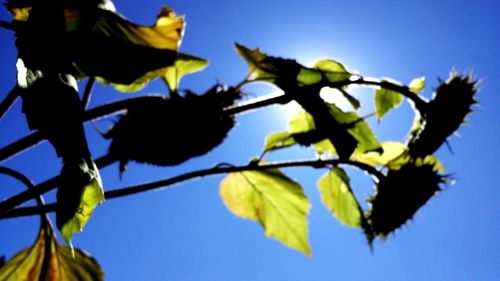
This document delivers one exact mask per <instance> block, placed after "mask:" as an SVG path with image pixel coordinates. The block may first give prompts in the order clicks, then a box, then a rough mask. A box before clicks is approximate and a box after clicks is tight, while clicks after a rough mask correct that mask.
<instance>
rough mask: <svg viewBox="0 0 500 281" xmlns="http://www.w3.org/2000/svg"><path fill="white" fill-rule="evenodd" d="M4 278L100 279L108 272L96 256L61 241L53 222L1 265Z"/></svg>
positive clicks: (9, 280) (0, 270) (96, 280)
mask: <svg viewBox="0 0 500 281" xmlns="http://www.w3.org/2000/svg"><path fill="white" fill-rule="evenodd" d="M47 251H48V252H47ZM0 280H2V281H17V280H53V281H68V280H75V281H100V280H104V273H103V271H102V269H101V267H100V265H99V263H97V261H96V260H95V259H94V258H93V257H91V256H89V255H88V254H86V253H85V252H83V251H81V250H78V249H72V248H70V247H66V246H63V245H61V244H59V242H57V240H56V238H55V235H54V233H53V231H52V228H51V227H50V224H48V223H44V226H42V227H41V228H40V231H39V234H38V237H37V239H36V241H35V243H34V244H33V245H32V246H30V247H28V248H26V249H24V250H21V251H20V252H18V253H17V254H16V255H15V256H14V257H12V258H11V259H10V260H9V261H8V262H7V263H6V264H5V265H4V266H3V267H2V268H0Z"/></svg>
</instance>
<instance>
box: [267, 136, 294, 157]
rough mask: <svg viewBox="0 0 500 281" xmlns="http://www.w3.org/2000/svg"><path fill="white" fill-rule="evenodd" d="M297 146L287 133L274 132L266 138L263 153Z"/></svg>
mask: <svg viewBox="0 0 500 281" xmlns="http://www.w3.org/2000/svg"><path fill="white" fill-rule="evenodd" d="M294 144H297V142H296V141H295V140H294V138H293V137H292V135H291V134H290V133H289V132H274V133H271V134H269V135H268V136H267V138H266V141H265V144H264V152H268V151H273V150H277V149H281V148H285V147H289V146H292V145H294Z"/></svg>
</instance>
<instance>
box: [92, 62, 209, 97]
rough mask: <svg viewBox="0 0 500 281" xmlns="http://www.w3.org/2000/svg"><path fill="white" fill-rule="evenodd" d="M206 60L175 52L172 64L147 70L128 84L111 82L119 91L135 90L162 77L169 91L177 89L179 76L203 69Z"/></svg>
mask: <svg viewBox="0 0 500 281" xmlns="http://www.w3.org/2000/svg"><path fill="white" fill-rule="evenodd" d="M207 65H208V61H207V60H205V59H202V58H197V57H194V56H191V55H188V54H183V53H177V58H176V59H175V62H173V65H172V66H167V67H163V68H160V69H157V70H153V71H150V72H147V73H146V74H145V75H143V76H141V77H139V78H137V79H136V80H135V81H133V82H131V83H130V84H117V83H112V85H113V87H115V89H117V90H118V91H120V92H137V91H139V90H141V89H143V88H144V87H146V85H147V84H148V82H149V81H151V80H153V79H155V78H158V77H160V78H163V80H165V82H166V83H167V86H168V88H169V90H170V91H171V92H173V91H175V90H177V87H178V86H179V81H180V80H181V78H182V77H183V76H184V75H186V74H190V73H193V72H197V71H200V70H203V69H204V68H205V67H207ZM98 80H99V82H101V83H103V84H107V83H108V82H107V81H106V80H104V79H102V78H101V79H98Z"/></svg>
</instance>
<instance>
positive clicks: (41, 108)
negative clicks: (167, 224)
mask: <svg viewBox="0 0 500 281" xmlns="http://www.w3.org/2000/svg"><path fill="white" fill-rule="evenodd" d="M5 7H6V8H7V9H8V10H9V11H10V12H11V13H12V14H13V15H14V18H13V20H12V21H11V22H5V21H0V23H1V27H3V28H6V29H9V30H12V31H14V32H15V34H16V47H17V49H18V62H17V65H16V66H17V78H18V79H17V85H15V86H14V87H13V90H12V91H11V92H10V93H9V94H8V95H7V96H6V98H5V99H4V100H3V101H2V103H1V104H0V117H3V116H4V114H5V113H6V112H7V110H8V108H9V107H10V105H11V104H12V103H14V102H15V101H16V99H17V97H21V99H22V107H23V113H24V114H25V117H26V121H27V123H28V126H29V128H30V129H31V130H34V131H35V132H34V133H33V134H31V135H29V136H26V137H24V138H22V139H20V140H18V141H16V142H13V143H12V144H9V145H7V146H5V147H3V148H1V149H0V162H2V161H4V160H6V159H8V158H9V157H12V156H14V155H15V154H17V153H19V152H22V151H23V150H24V149H26V148H28V147H31V146H33V145H35V144H36V143H38V142H40V141H42V140H48V141H49V142H50V144H51V145H52V147H53V148H54V149H55V151H56V153H57V156H58V157H60V158H61V159H62V162H63V168H62V170H61V171H60V172H59V175H58V176H55V177H53V178H50V179H48V180H47V181H45V182H42V183H39V184H37V185H35V184H33V183H32V182H31V181H30V180H29V178H28V177H27V176H25V175H22V174H20V173H19V172H17V171H15V170H12V169H10V168H7V167H0V173H1V174H3V175H6V176H11V177H14V178H16V179H18V180H19V181H21V182H22V183H23V184H25V185H26V186H27V187H28V189H27V190H26V191H23V192H20V193H19V194H17V195H14V196H12V197H11V198H8V199H6V200H4V201H2V202H0V219H4V218H13V217H21V216H28V215H40V217H41V226H40V232H39V234H38V236H37V239H36V241H35V243H34V245H33V246H31V247H28V248H26V249H24V250H22V251H21V252H19V253H18V254H17V255H16V256H14V257H13V258H11V259H10V260H9V261H8V262H7V263H5V264H3V263H4V259H3V258H2V259H1V260H0V266H1V268H0V280H23V278H28V279H40V280H41V279H44V280H45V279H50V280H102V279H103V273H102V270H101V268H100V266H99V264H98V263H97V261H95V260H94V259H93V258H92V257H90V256H88V255H87V254H85V253H84V252H82V251H80V250H76V249H73V247H72V245H71V237H72V235H73V234H74V233H76V232H80V231H82V229H83V228H84V226H85V224H86V223H87V221H88V220H89V218H90V216H91V214H92V211H93V210H94V208H96V207H97V206H98V205H99V204H101V203H102V202H103V201H104V198H107V199H111V198H118V197H122V196H127V195H132V194H136V193H140V192H144V191H147V190H151V189H155V188H160V187H165V186H169V185H172V184H174V183H179V182H182V181H185V180H189V179H192V178H199V177H203V176H208V175H215V174H226V177H225V178H224V179H223V181H222V182H221V184H220V195H221V198H222V201H223V202H224V204H225V205H226V206H227V207H228V209H229V210H230V211H232V212H233V213H235V214H236V215H238V216H240V217H243V218H247V219H251V220H255V221H257V222H258V223H259V224H261V225H262V227H263V228H264V231H265V233H266V235H268V236H270V237H272V238H275V239H277V240H279V241H280V242H282V243H283V244H285V245H287V246H289V247H291V248H293V249H296V250H298V251H300V252H302V253H304V254H305V255H308V256H309V255H310V254H311V249H310V246H309V240H308V226H307V215H308V212H309V209H310V203H309V201H308V198H307V197H306V195H305V194H304V192H303V189H302V187H301V185H300V184H299V183H297V182H295V181H293V180H292V179H290V178H289V177H288V176H286V175H285V174H284V173H282V172H281V170H280V169H283V168H287V167H299V166H300V167H313V168H324V169H325V170H326V173H325V175H324V176H322V177H321V178H320V179H319V181H318V188H319V192H320V194H321V197H322V200H323V203H324V205H325V206H326V208H328V209H329V210H330V211H331V212H332V214H333V215H334V216H335V218H336V219H337V220H338V221H340V222H341V223H342V224H345V225H347V226H349V227H354V228H359V229H361V230H362V231H363V233H364V234H365V235H366V238H367V239H368V241H369V242H370V244H371V243H372V241H373V240H374V239H376V238H381V239H384V238H385V237H387V235H389V234H390V233H393V232H394V231H396V230H397V229H398V228H399V227H401V226H402V225H403V224H404V223H406V221H408V220H409V219H411V218H412V217H413V216H414V214H415V213H416V212H417V211H418V210H419V209H420V208H421V207H422V206H423V205H424V204H425V203H426V202H427V201H428V200H429V199H430V198H432V197H433V196H434V195H435V194H436V193H437V192H439V191H441V190H442V188H441V185H443V184H446V183H447V181H448V178H449V176H447V175H445V174H444V173H445V172H444V169H443V167H442V165H441V163H440V162H439V160H438V159H437V158H436V157H435V156H434V155H433V153H434V152H435V151H436V150H437V149H438V148H439V147H441V146H442V145H443V143H445V142H447V139H448V137H449V136H450V135H452V134H453V133H454V132H456V131H457V129H458V128H459V126H460V124H461V123H463V122H464V119H465V117H466V115H467V114H469V113H470V112H471V107H472V106H473V105H474V104H475V103H476V102H475V100H474V98H475V94H476V93H477V91H478V89H477V83H476V81H475V80H474V79H473V78H472V77H471V75H460V74H458V73H455V72H454V73H452V74H451V76H450V78H449V79H448V80H447V81H439V85H438V86H437V87H436V91H435V94H434V96H433V98H432V100H430V101H426V100H424V99H423V98H422V97H420V96H419V95H418V93H419V92H421V91H422V90H423V89H424V87H425V78H424V77H417V78H416V79H414V80H413V81H411V83H409V84H408V85H403V84H400V83H397V82H391V81H388V80H383V79H376V78H369V77H364V76H362V75H360V74H358V73H353V72H351V71H350V70H348V68H347V67H346V66H344V65H343V64H341V63H340V62H337V61H335V60H332V59H324V60H319V61H317V62H316V63H315V65H314V66H313V67H306V66H303V65H301V64H299V63H298V62H296V61H295V60H291V59H284V58H280V57H274V56H270V55H267V54H265V53H263V52H261V51H260V50H259V49H250V48H247V47H245V46H242V45H240V44H236V51H237V53H238V54H239V55H240V56H241V57H242V58H243V59H244V60H245V61H246V62H247V63H248V67H249V71H248V75H247V77H245V78H244V79H243V80H242V82H241V83H239V84H237V85H234V86H226V85H223V84H217V85H215V86H213V87H212V88H210V89H208V90H207V91H206V92H205V93H202V94H197V93H195V92H193V91H190V90H185V91H180V90H179V89H178V86H179V83H180V80H181V78H182V77H183V76H184V75H187V74H190V73H193V72H196V71H200V70H202V69H204V68H205V67H206V66H207V61H206V60H205V59H202V58H198V57H195V56H192V55H188V54H183V53H180V52H179V50H178V49H179V44H180V41H181V39H182V35H183V29H184V19H183V18H182V17H178V16H177V15H176V14H175V13H174V11H173V10H172V9H170V8H163V9H162V10H161V11H160V13H159V15H158V18H157V21H156V23H155V24H154V25H152V26H141V25H137V24H135V23H132V22H130V21H128V20H127V19H125V18H124V17H123V16H121V15H120V14H118V13H117V12H116V11H115V10H114V6H113V4H112V3H111V1H107V0H106V1H105V0H101V1H83V0H81V1H69V0H58V1H29V0H27V1H22V0H9V1H7V3H5ZM125 57H126V58H127V59H126V60H125V59H123V58H125ZM82 79H87V87H86V88H85V89H84V91H83V93H82V98H80V97H79V95H78V93H79V92H78V89H77V87H76V80H82ZM153 79H162V80H163V81H164V82H165V85H166V91H168V94H165V95H158V96H141V97H134V98H130V99H124V100H120V101H115V102H112V103H110V104H105V105H100V106H98V107H95V108H92V109H87V108H86V107H87V104H88V102H89V100H90V99H91V91H92V86H93V84H94V82H95V81H98V82H100V83H103V84H105V85H111V86H113V87H115V88H116V89H117V90H118V91H124V92H136V91H138V90H140V89H142V88H144V87H145V86H146V85H147V83H148V82H149V81H150V80H153ZM255 82H265V83H269V84H272V85H274V86H276V87H278V88H280V89H281V90H283V94H282V95H279V96H275V95H270V96H267V97H264V98H260V99H256V100H249V101H246V102H243V103H241V99H242V98H243V97H244V96H245V95H244V94H243V93H244V87H245V86H246V85H248V84H251V83H255ZM352 86H364V87H371V88H374V99H375V103H374V104H375V108H374V113H373V114H370V115H369V116H365V117H363V116H359V115H358V109H359V108H360V107H362V106H365V105H363V104H361V103H360V101H359V100H358V99H357V97H356V96H354V95H353V94H351V93H350V92H351V89H352ZM325 88H329V89H333V90H335V94H336V95H338V96H341V97H343V98H345V99H347V100H348V101H349V102H350V104H351V106H352V110H350V111H348V110H344V109H341V108H340V107H339V106H338V105H337V104H335V102H331V101H326V100H325V99H324V98H322V97H321V95H320V92H321V91H322V90H323V89H325ZM405 99H406V100H408V102H410V103H411V105H412V106H413V108H414V111H415V116H416V119H415V125H414V127H413V128H412V129H411V130H410V132H409V134H408V136H407V138H406V143H403V142H383V143H381V142H379V140H378V139H377V137H376V136H375V134H374V133H373V132H372V129H371V128H370V126H369V124H368V122H366V119H367V118H369V117H371V116H376V117H377V119H378V120H379V122H382V119H383V117H384V116H385V114H387V113H388V112H389V111H391V110H393V109H395V108H396V107H398V106H399V105H400V104H401V103H402V102H403V100H405ZM290 101H296V102H297V103H298V104H300V106H301V107H302V111H300V112H298V113H297V114H296V115H295V116H293V117H292V118H291V119H290V121H289V126H288V128H287V130H285V131H282V132H274V133H271V134H270V135H269V136H268V137H267V139H266V140H265V146H264V148H263V150H262V152H261V153H260V155H259V157H255V158H254V159H253V160H252V161H250V163H248V164H247V165H242V166H236V165H232V164H228V163H224V162H221V164H218V165H217V166H215V167H213V168H208V169H204V170H196V171H191V172H188V173H185V174H181V175H177V176H175V177H172V178H167V179H164V180H159V181H155V182H150V183H145V184H138V185H135V186H129V187H124V188H121V189H116V190H107V191H106V192H105V191H104V189H103V186H102V181H101V177H100V174H99V168H102V167H104V166H107V165H109V164H112V163H115V162H119V163H120V166H119V167H120V168H119V169H120V171H119V172H120V173H123V172H125V170H126V165H127V163H128V161H130V160H132V161H136V162H139V163H146V164H152V165H158V166H169V165H176V164H180V163H183V162H185V161H186V160H188V159H191V158H193V157H199V156H202V155H204V154H206V153H207V152H209V151H211V150H212V149H215V148H216V147H217V146H219V145H220V144H221V143H222V142H223V141H224V140H225V139H226V138H227V136H228V133H229V131H230V130H231V129H232V128H233V126H234V124H235V116H237V114H239V113H241V112H244V111H248V110H252V109H256V108H260V107H264V106H268V105H271V104H286V103H288V102H290ZM123 111H124V113H123ZM117 112H121V115H120V116H119V118H118V119H117V121H116V122H115V123H114V125H113V126H112V128H111V129H109V131H107V132H104V133H102V135H103V137H104V138H106V139H109V140H110V145H109V150H108V153H107V154H106V155H104V156H101V157H99V158H96V159H95V160H94V158H93V157H92V155H90V152H89V147H88V144H87V139H86V137H85V134H84V130H83V128H84V125H85V122H87V121H90V120H94V119H96V118H102V117H107V116H108V115H109V114H112V113H117ZM294 145H302V146H307V147H312V148H313V149H314V150H315V152H316V154H317V157H315V158H313V159H309V160H293V159H292V160H289V161H283V162H274V163H268V162H266V160H265V157H266V156H267V155H268V154H269V153H272V152H273V151H275V150H278V149H286V148H287V147H291V146H294ZM221 160H224V159H221ZM344 166H351V167H355V168H357V169H360V170H362V171H364V172H366V173H367V174H368V175H369V176H371V178H372V179H373V183H374V186H375V193H374V194H373V195H372V196H371V197H369V198H367V200H368V202H369V205H370V208H369V209H368V210H364V209H363V208H362V204H360V203H359V201H358V198H356V196H355V195H354V193H353V191H352V188H351V186H350V179H349V175H348V173H347V172H346V170H345V169H344ZM56 188H57V201H56V202H52V203H47V204H46V203H45V202H44V201H43V198H42V197H41V196H42V194H43V193H46V192H48V191H50V190H53V189H56ZM32 199H36V200H37V206H35V207H19V206H20V205H21V204H22V203H24V202H27V201H29V200H32ZM53 211H55V212H56V218H57V221H56V225H57V228H58V229H59V231H60V232H61V234H62V238H63V239H64V240H65V241H66V243H67V244H68V246H64V245H62V244H60V243H59V242H58V241H57V239H56V236H55V234H54V231H53V228H52V224H51V222H50V220H49V219H48V217H47V216H46V215H45V214H46V213H48V212H53Z"/></svg>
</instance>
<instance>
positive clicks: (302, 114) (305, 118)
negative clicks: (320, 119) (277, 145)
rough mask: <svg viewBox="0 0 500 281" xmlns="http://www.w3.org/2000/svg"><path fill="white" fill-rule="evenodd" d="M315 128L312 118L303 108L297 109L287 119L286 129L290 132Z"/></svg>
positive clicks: (300, 131)
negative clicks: (295, 112)
mask: <svg viewBox="0 0 500 281" xmlns="http://www.w3.org/2000/svg"><path fill="white" fill-rule="evenodd" d="M314 129H316V126H315V125H314V119H313V117H312V116H311V114H309V113H307V111H305V110H301V111H299V112H298V113H297V114H295V115H294V116H292V117H291V118H290V120H289V121H288V131H289V132H290V133H291V134H298V133H305V132H309V131H311V130H314Z"/></svg>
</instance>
